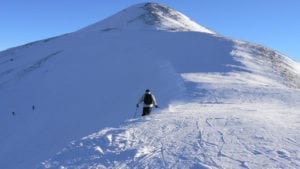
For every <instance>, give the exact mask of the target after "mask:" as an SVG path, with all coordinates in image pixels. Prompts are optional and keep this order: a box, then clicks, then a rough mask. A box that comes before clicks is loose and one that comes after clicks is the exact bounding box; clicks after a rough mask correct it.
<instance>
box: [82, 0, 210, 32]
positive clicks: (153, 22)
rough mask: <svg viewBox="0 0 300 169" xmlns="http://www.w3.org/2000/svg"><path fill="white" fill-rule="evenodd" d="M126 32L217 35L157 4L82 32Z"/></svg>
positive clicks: (126, 12)
mask: <svg viewBox="0 0 300 169" xmlns="http://www.w3.org/2000/svg"><path fill="white" fill-rule="evenodd" d="M112 29H119V30H120V29H123V30H124V29H126V30H164V31H172V32H178V31H196V32H205V33H209V34H215V32H213V31H211V30H209V29H207V28H205V27H203V26H200V25H199V24H197V23H196V22H194V21H192V20H191V19H190V18H188V17H187V16H185V15H183V14H182V13H180V12H178V11H176V10H174V9H171V8H169V7H166V6H163V5H161V4H157V3H142V4H138V5H134V6H131V7H129V8H127V9H124V10H123V11H121V12H119V13H117V14H115V15H113V16H111V17H109V18H107V19H105V20H103V21H100V22H98V23H96V24H94V25H91V26H89V27H87V28H84V29H82V31H88V32H90V31H108V30H112Z"/></svg>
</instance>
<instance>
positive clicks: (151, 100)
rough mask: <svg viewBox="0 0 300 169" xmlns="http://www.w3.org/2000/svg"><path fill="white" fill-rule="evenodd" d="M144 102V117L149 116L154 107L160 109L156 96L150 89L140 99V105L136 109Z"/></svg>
mask: <svg viewBox="0 0 300 169" xmlns="http://www.w3.org/2000/svg"><path fill="white" fill-rule="evenodd" d="M142 102H144V106H143V114H142V116H146V115H149V114H150V112H151V109H152V107H153V106H154V107H155V108H158V105H157V103H156V99H155V96H154V95H153V94H152V93H151V92H150V90H149V89H147V90H146V92H145V94H144V95H143V96H142V97H141V98H140V99H139V101H138V103H137V104H136V107H139V104H140V103H142Z"/></svg>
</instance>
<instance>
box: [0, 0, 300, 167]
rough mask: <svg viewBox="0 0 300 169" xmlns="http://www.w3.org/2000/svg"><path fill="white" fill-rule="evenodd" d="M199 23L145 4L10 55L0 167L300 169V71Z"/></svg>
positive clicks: (2, 62)
mask: <svg viewBox="0 0 300 169" xmlns="http://www.w3.org/2000/svg"><path fill="white" fill-rule="evenodd" d="M132 19H134V20H132ZM128 21H131V22H128ZM177 22H178V23H177ZM194 24H196V23H194V22H192V21H190V20H189V19H188V18H187V17H185V16H183V15H182V14H181V13H179V12H177V11H174V10H171V9H170V8H168V7H165V6H161V5H158V4H156V3H154V4H153V3H146V4H138V5H136V6H133V7H131V8H128V9H126V10H124V11H121V12H120V13H118V14H116V15H114V16H112V17H110V18H108V19H106V20H104V21H101V22H99V23H96V24H95V25H92V26H89V27H87V28H84V29H81V30H79V31H77V32H74V33H70V34H66V35H64V36H59V37H55V38H51V39H46V40H41V41H37V42H34V43H30V44H27V45H24V46H20V47H16V48H12V49H9V50H6V51H2V52H0V92H1V94H0V104H1V105H0V138H1V139H0V144H1V149H0V168H6V169H14V168H63V167H66V168H80V167H82V168H97V167H98V168H101V167H103V168H115V167H124V168H126V167H127V168H147V167H148V168H193V167H194V168H239V167H240V168H242V167H244V168H280V167H281V168H299V165H300V164H299V163H300V162H299V144H298V142H299V141H300V139H299V134H298V131H299V129H300V127H299V110H300V109H299V105H300V104H299V103H300V98H299V97H300V93H299V88H300V82H299V79H300V77H299V76H300V73H299V63H296V62H294V61H292V60H290V59H289V58H287V57H286V56H284V55H282V54H280V53H278V52H276V51H273V50H271V49H267V48H265V47H262V46H260V45H254V44H251V43H246V42H242V41H237V40H231V39H228V38H224V37H222V36H219V35H216V34H215V33H213V31H210V30H208V29H206V28H205V29H204V27H201V26H199V25H198V26H197V25H194ZM146 88H150V89H151V90H152V91H153V93H154V94H155V95H156V98H157V100H158V103H159V105H160V107H161V108H160V109H156V110H155V111H154V112H153V113H152V115H151V116H149V117H146V118H136V119H132V118H133V115H134V113H135V104H136V102H137V99H138V98H139V97H140V96H141V95H142V94H143V92H144V90H145V89H146ZM32 106H34V107H35V108H34V109H33V108H32ZM140 111H141V110H138V113H140ZM13 112H14V113H15V115H13V114H12V113H13ZM126 120H127V122H125V123H124V121H126ZM118 126H120V127H118ZM99 130H100V131H99ZM91 133H94V134H91ZM81 138H82V139H81ZM72 140H75V141H72ZM71 141H72V142H71ZM70 142H71V143H70ZM68 143H70V145H69V146H67V145H68ZM66 146H67V147H66ZM57 152H59V153H58V154H56V153H57ZM55 154H56V155H55Z"/></svg>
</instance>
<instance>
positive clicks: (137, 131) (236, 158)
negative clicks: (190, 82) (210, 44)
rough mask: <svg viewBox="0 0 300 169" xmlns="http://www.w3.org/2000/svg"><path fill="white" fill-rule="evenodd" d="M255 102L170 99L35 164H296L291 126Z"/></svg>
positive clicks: (185, 165)
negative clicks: (157, 108) (147, 113)
mask: <svg viewBox="0 0 300 169" xmlns="http://www.w3.org/2000/svg"><path fill="white" fill-rule="evenodd" d="M255 106H256V105H255V104H254V103H253V104H247V105H238V104H225V103H224V104H199V103H189V104H177V105H176V106H175V105H173V107H172V108H169V109H166V110H163V111H162V112H160V113H157V114H152V115H151V116H148V117H143V118H139V119H133V120H129V121H128V122H127V123H126V124H125V125H124V126H123V127H122V126H121V127H120V128H107V129H104V130H102V131H100V132H99V133H95V134H93V135H90V136H87V137H85V138H83V139H82V140H80V141H77V142H73V143H72V144H71V145H70V146H69V147H67V148H65V149H64V150H63V151H62V152H60V153H58V154H57V155H56V156H54V157H53V158H52V159H50V160H48V161H46V162H44V163H43V164H42V165H41V168H58V167H61V168H63V167H66V168H298V167H299V148H300V147H299V144H298V143H297V140H298V141H299V136H298V135H297V130H296V129H297V126H296V127H294V128H284V127H283V126H280V125H277V126H276V125H273V123H276V119H273V121H269V120H270V119H268V118H267V116H268V115H266V114H268V112H263V113H262V112H261V110H258V109H257V110H255V109H254V108H255ZM272 106H274V105H269V107H272ZM275 109H276V110H277V111H275ZM284 109H285V108H284V107H278V106H277V107H276V106H275V107H273V110H269V111H270V112H272V113H274V114H276V113H280V112H282V111H283V110H284ZM249 110H251V111H249ZM254 110H255V111H254ZM250 113H251V114H250ZM262 114H263V115H262ZM258 115H261V116H265V115H266V117H262V118H261V119H262V120H261V121H260V120H258V119H259V118H257V116H258ZM272 117H273V116H272ZM278 117H281V116H278ZM267 120H268V121H267ZM277 120H278V119H277ZM281 120H291V119H281ZM266 122H268V123H269V124H270V125H266V124H265V123H266ZM287 131H288V132H287ZM78 157H79V158H78Z"/></svg>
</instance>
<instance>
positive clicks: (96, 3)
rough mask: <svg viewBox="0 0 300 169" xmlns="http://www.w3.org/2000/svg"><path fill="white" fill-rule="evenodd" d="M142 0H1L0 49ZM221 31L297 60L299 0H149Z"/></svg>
mask: <svg viewBox="0 0 300 169" xmlns="http://www.w3.org/2000/svg"><path fill="white" fill-rule="evenodd" d="M141 2H146V1H144V0H1V3H0V23H1V24H0V51H2V50H5V49H7V48H10V47H15V46H19V45H22V44H24V43H28V42H32V41H36V40H40V39H45V38H49V37H52V36H57V35H61V34H65V33H69V32H73V31H76V30H78V29H80V28H83V27H85V26H88V25H90V24H93V23H95V22H97V21H100V20H102V19H104V18H106V17H108V16H110V15H112V14H114V13H116V12H118V11H120V10H122V9H124V8H127V7H129V6H131V5H133V4H136V3H141ZM151 2H159V3H162V4H164V5H167V6H169V7H171V8H174V9H176V10H178V11H180V12H182V13H184V14H185V15H187V16H188V17H190V18H191V19H193V20H194V21H196V22H197V23H199V24H200V25H202V26H205V27H207V28H209V29H211V30H213V31H216V32H218V33H220V34H222V35H225V36H228V37H232V38H236V39H240V40H246V41H250V42H254V43H258V44H262V45H265V46H267V47H270V48H272V49H275V50H277V51H279V52H281V53H283V54H286V55H288V56H289V57H291V58H292V59H294V60H296V61H298V62H300V0H152V1H151Z"/></svg>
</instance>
